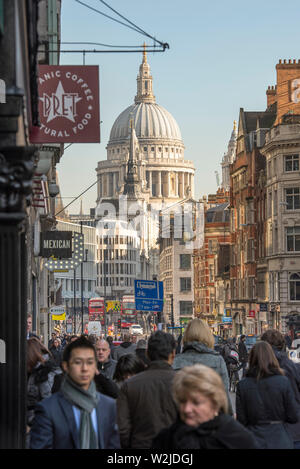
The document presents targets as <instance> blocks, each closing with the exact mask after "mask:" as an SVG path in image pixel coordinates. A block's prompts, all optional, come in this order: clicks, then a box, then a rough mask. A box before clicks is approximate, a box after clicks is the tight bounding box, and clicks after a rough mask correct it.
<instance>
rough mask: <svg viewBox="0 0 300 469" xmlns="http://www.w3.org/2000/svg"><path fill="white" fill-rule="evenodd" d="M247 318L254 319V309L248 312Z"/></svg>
mask: <svg viewBox="0 0 300 469" xmlns="http://www.w3.org/2000/svg"><path fill="white" fill-rule="evenodd" d="M248 318H255V311H254V309H252V310H250V311H249V312H248Z"/></svg>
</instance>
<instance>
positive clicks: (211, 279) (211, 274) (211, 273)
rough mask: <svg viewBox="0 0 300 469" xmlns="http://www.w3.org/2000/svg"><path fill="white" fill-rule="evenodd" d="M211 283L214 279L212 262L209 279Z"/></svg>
mask: <svg viewBox="0 0 300 469" xmlns="http://www.w3.org/2000/svg"><path fill="white" fill-rule="evenodd" d="M208 281H209V282H210V283H212V282H213V281H214V266H213V265H212V264H210V265H209V280H208Z"/></svg>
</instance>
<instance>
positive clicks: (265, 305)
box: [259, 303, 268, 312]
mask: <svg viewBox="0 0 300 469" xmlns="http://www.w3.org/2000/svg"><path fill="white" fill-rule="evenodd" d="M259 311H266V312H267V311H268V303H259Z"/></svg>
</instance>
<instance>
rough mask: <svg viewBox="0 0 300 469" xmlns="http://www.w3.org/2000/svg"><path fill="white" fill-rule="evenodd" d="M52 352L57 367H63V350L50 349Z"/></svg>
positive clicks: (59, 348)
mask: <svg viewBox="0 0 300 469" xmlns="http://www.w3.org/2000/svg"><path fill="white" fill-rule="evenodd" d="M50 352H51V355H52V357H53V360H54V362H55V364H56V365H57V366H61V362H62V353H63V351H62V348H61V347H57V348H56V347H53V346H52V347H50Z"/></svg>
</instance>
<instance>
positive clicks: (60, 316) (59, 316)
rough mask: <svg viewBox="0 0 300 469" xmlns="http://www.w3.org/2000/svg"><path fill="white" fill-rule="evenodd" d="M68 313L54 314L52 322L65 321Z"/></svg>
mask: <svg viewBox="0 0 300 469" xmlns="http://www.w3.org/2000/svg"><path fill="white" fill-rule="evenodd" d="M65 319H66V313H63V314H52V321H65Z"/></svg>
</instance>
